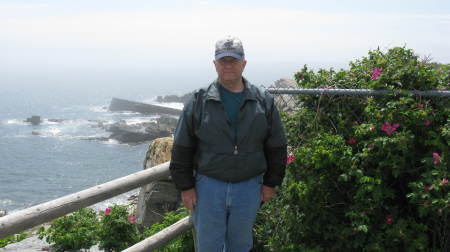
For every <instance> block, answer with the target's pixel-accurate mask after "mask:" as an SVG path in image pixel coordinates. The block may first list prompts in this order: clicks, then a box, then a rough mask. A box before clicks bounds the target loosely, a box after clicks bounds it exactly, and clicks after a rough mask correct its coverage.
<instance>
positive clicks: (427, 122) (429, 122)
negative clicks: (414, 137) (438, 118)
mask: <svg viewBox="0 0 450 252" xmlns="http://www.w3.org/2000/svg"><path fill="white" fill-rule="evenodd" d="M423 124H425V125H426V126H428V125H430V124H431V121H430V120H426V121H423Z"/></svg>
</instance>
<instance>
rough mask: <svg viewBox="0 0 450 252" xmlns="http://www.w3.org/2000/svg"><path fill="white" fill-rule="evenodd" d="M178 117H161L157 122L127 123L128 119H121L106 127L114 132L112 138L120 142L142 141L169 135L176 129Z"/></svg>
mask: <svg viewBox="0 0 450 252" xmlns="http://www.w3.org/2000/svg"><path fill="white" fill-rule="evenodd" d="M176 123H177V119H175V118H171V117H160V118H158V119H156V122H152V121H150V122H142V123H136V124H132V125H130V124H127V123H126V121H123V120H122V121H119V122H117V123H114V124H112V125H110V126H107V127H106V130H107V131H109V132H111V133H112V134H111V135H110V136H109V138H110V139H114V140H117V141H118V142H120V143H141V142H145V141H150V140H153V139H156V138H160V137H167V136H170V135H171V134H173V132H174V131H175V127H176Z"/></svg>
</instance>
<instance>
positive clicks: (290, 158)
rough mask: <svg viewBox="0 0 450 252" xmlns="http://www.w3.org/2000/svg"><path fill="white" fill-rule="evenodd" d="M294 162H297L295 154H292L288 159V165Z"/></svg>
mask: <svg viewBox="0 0 450 252" xmlns="http://www.w3.org/2000/svg"><path fill="white" fill-rule="evenodd" d="M294 160H295V157H294V154H292V153H290V154H289V156H288V157H287V161H286V163H287V164H290V163H292V162H294Z"/></svg>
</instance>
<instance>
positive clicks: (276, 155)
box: [263, 145, 287, 187]
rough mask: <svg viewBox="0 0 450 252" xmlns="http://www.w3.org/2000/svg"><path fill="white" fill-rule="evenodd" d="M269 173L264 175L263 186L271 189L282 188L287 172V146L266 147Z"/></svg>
mask: <svg viewBox="0 0 450 252" xmlns="http://www.w3.org/2000/svg"><path fill="white" fill-rule="evenodd" d="M264 152H265V155H266V161H267V171H266V173H265V174H264V181H263V185H266V186H269V187H276V186H280V185H281V183H282V182H283V178H284V174H285V170H286V154H287V146H286V145H285V146H281V147H265V148H264Z"/></svg>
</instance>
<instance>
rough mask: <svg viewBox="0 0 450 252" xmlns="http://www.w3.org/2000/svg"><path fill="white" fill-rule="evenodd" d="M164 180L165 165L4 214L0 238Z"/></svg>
mask: <svg viewBox="0 0 450 252" xmlns="http://www.w3.org/2000/svg"><path fill="white" fill-rule="evenodd" d="M167 176H169V162H166V163H163V164H160V165H157V166H154V167H152V168H151V169H147V170H143V171H139V172H136V173H133V174H130V175H128V176H125V177H121V178H118V179H115V180H112V181H109V182H106V183H104V184H101V185H97V186H93V187H91V188H89V189H86V190H83V191H80V192H76V193H73V194H70V195H67V196H64V197H61V198H58V199H55V200H52V201H48V202H45V203H42V204H39V205H37V206H33V207H30V208H27V209H24V210H21V211H17V212H15V213H11V214H8V215H6V216H4V217H0V238H4V237H7V236H9V235H12V234H16V233H19V232H22V231H24V230H26V229H29V228H32V227H34V226H37V225H40V224H43V223H45V222H48V221H51V220H53V219H55V218H58V217H61V216H64V215H66V214H68V213H71V212H74V211H76V210H78V209H80V208H83V207H88V206H91V205H93V204H95V203H98V202H101V201H104V200H106V199H109V198H112V197H114V196H117V195H119V194H122V193H125V192H128V191H130V190H132V189H134V188H137V187H141V186H143V185H145V184H148V183H149V182H151V181H155V180H158V179H162V178H165V177H167Z"/></svg>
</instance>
